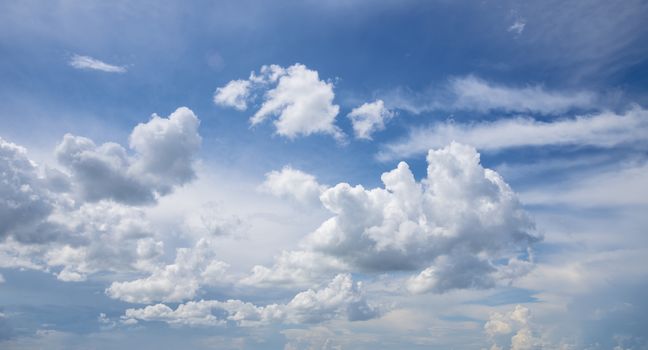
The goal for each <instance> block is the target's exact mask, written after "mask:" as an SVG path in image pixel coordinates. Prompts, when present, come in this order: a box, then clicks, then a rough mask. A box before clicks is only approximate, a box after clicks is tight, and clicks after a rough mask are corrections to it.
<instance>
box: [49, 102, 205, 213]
mask: <svg viewBox="0 0 648 350" xmlns="http://www.w3.org/2000/svg"><path fill="white" fill-rule="evenodd" d="M199 124H200V122H199V120H198V118H197V117H196V116H195V115H194V113H193V112H192V111H191V110H190V109H189V108H186V107H181V108H178V109H177V110H176V111H175V112H173V113H172V114H171V115H170V116H169V117H168V118H161V117H159V116H157V115H155V114H154V115H153V117H152V118H151V120H150V121H148V122H147V123H141V124H139V125H137V126H136V127H135V128H134V129H133V132H132V133H131V135H130V148H131V149H133V150H134V151H135V155H134V156H130V155H129V154H128V152H127V151H126V149H125V148H124V147H122V146H121V145H119V144H117V143H113V142H108V143H104V144H102V145H100V146H97V145H95V143H94V142H93V141H92V140H90V139H88V138H85V137H80V136H73V135H70V134H67V135H65V137H64V138H63V141H62V142H61V144H59V146H58V147H57V148H56V155H57V158H58V160H59V162H60V163H61V164H62V165H64V166H65V167H66V168H67V169H68V170H69V171H70V172H71V175H72V178H73V180H74V181H73V182H74V184H75V187H76V189H77V190H78V192H79V194H80V195H81V197H82V198H83V199H84V200H86V201H99V200H102V199H112V200H114V201H117V202H122V203H126V204H146V203H152V202H154V201H155V200H156V196H160V195H165V194H168V193H169V192H171V191H172V189H173V187H174V186H180V185H182V184H185V183H187V182H188V181H190V180H192V179H193V178H194V177H195V173H194V169H193V161H194V158H195V154H196V152H197V151H198V148H199V147H200V143H201V138H200V135H198V131H197V130H198V125H199Z"/></svg>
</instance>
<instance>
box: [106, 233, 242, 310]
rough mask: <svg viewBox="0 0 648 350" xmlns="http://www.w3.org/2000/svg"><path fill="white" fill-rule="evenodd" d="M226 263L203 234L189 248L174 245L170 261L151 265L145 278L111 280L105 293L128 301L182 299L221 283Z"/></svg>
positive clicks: (189, 297) (144, 301) (174, 300)
mask: <svg viewBox="0 0 648 350" xmlns="http://www.w3.org/2000/svg"><path fill="white" fill-rule="evenodd" d="M228 267H229V265H228V264H226V263H224V262H222V261H219V260H217V259H216V257H215V255H214V248H213V242H212V241H211V240H209V239H205V238H203V239H200V240H199V241H198V242H197V243H196V245H195V246H194V247H193V248H178V249H177V250H176V258H175V261H174V262H173V263H172V264H169V265H166V266H158V267H155V268H154V269H153V271H152V272H151V274H150V275H149V276H148V277H145V278H141V279H136V280H133V281H127V282H113V283H112V284H111V285H110V287H109V288H108V289H106V294H108V296H110V297H111V298H115V299H120V300H123V301H127V302H130V303H147V304H148V303H152V302H155V301H165V302H168V301H171V302H178V301H183V300H187V299H191V298H193V297H194V296H195V295H196V292H197V291H198V290H199V288H201V287H202V286H204V285H212V286H213V285H219V284H220V285H222V284H225V283H226V282H227V281H226V274H225V273H226V271H227V268H228Z"/></svg>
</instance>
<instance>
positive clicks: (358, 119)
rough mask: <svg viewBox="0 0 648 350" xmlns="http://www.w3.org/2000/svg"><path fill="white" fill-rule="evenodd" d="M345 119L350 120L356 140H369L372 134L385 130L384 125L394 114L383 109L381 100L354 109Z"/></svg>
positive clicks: (383, 105)
mask: <svg viewBox="0 0 648 350" xmlns="http://www.w3.org/2000/svg"><path fill="white" fill-rule="evenodd" d="M347 117H349V119H351V123H352V125H353V132H354V133H355V136H356V138H359V139H365V140H371V135H372V134H373V133H374V132H376V131H380V130H384V129H385V123H386V122H387V121H389V120H390V119H391V118H393V117H394V112H392V111H390V110H389V109H387V108H385V103H384V102H383V100H376V101H374V102H371V103H365V104H363V105H362V106H360V107H356V108H354V109H353V110H352V111H351V113H349V114H348V115H347Z"/></svg>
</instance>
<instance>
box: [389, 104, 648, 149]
mask: <svg viewBox="0 0 648 350" xmlns="http://www.w3.org/2000/svg"><path fill="white" fill-rule="evenodd" d="M646 133H648V112H647V111H646V110H645V109H642V108H640V107H635V108H633V109H631V110H629V111H627V112H625V113H624V114H617V113H613V112H602V113H597V114H591V115H582V116H576V117H574V118H562V119H556V120H552V121H537V120H535V119H531V118H512V119H499V120H497V121H493V122H480V123H469V124H459V123H439V124H434V125H432V126H430V127H423V128H416V129H413V130H412V131H411V132H410V134H409V135H408V136H407V137H406V138H405V139H403V140H400V141H397V142H394V143H391V144H388V145H387V146H385V148H384V149H383V150H382V151H381V152H380V153H379V154H378V158H379V159H382V160H388V159H394V158H396V157H403V156H405V157H407V156H411V155H415V154H420V153H424V152H425V151H426V150H428V149H429V148H433V147H439V146H441V145H444V144H447V143H448V142H451V141H457V142H463V143H467V144H471V145H473V146H475V147H476V148H478V149H480V150H487V151H497V150H501V149H506V148H515V147H528V146H536V147H538V146H547V145H561V146H563V145H576V146H596V147H603V148H609V147H613V146H617V145H619V144H628V143H632V142H641V141H644V140H645V135H646Z"/></svg>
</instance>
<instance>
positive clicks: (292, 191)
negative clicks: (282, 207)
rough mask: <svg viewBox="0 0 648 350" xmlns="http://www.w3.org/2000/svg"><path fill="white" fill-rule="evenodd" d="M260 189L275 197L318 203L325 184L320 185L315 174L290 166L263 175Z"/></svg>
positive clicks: (305, 202)
mask: <svg viewBox="0 0 648 350" xmlns="http://www.w3.org/2000/svg"><path fill="white" fill-rule="evenodd" d="M265 177H266V179H265V181H264V182H263V184H261V186H260V190H261V191H264V192H268V193H270V194H272V195H274V196H277V197H283V198H292V199H295V200H296V201H298V202H300V203H304V204H310V203H318V202H319V196H320V194H322V192H323V191H324V190H326V188H327V187H326V186H324V185H320V184H319V183H318V182H317V179H316V178H315V176H313V175H311V174H308V173H305V172H303V171H301V170H298V169H293V168H292V167H290V166H285V167H283V169H281V170H280V171H277V170H273V171H271V172H269V173H267V174H266V175H265Z"/></svg>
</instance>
